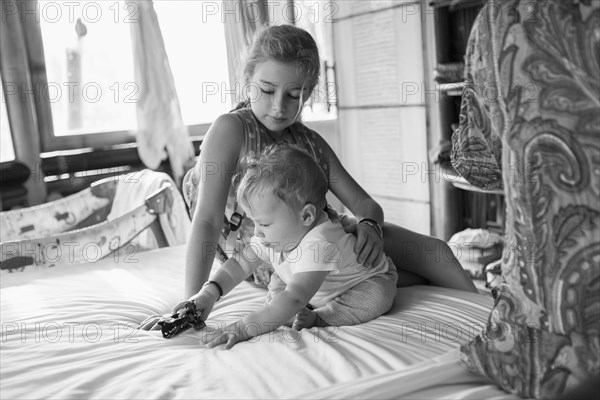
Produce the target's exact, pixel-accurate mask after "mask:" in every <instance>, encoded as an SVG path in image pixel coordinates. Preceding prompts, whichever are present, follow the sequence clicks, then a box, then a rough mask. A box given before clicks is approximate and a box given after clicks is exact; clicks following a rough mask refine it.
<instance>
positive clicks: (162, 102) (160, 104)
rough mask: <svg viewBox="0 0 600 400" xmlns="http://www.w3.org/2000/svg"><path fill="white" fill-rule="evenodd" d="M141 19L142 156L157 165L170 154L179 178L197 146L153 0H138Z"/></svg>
mask: <svg viewBox="0 0 600 400" xmlns="http://www.w3.org/2000/svg"><path fill="white" fill-rule="evenodd" d="M135 3H136V5H137V10H139V14H138V16H139V19H138V22H137V23H134V24H131V36H132V42H133V52H134V70H135V72H134V76H135V80H136V82H137V84H138V85H139V93H140V97H139V101H138V103H137V121H138V132H137V144H138V152H139V155H140V158H141V160H142V162H143V163H144V165H146V166H147V167H148V168H151V169H156V168H157V167H158V166H159V165H160V163H161V161H163V160H165V159H166V158H167V157H168V158H169V162H170V165H171V170H172V173H173V177H174V180H175V182H177V185H178V186H181V181H182V179H183V174H184V173H185V172H186V170H187V169H189V167H191V166H192V165H193V159H194V149H193V146H192V143H191V142H190V140H189V136H188V129H187V126H186V125H185V124H184V123H183V119H182V116H181V108H180V106H179V99H178V98H177V91H176V89H175V82H174V80H173V75H172V73H171V68H170V66H169V59H168V57H167V52H166V49H165V43H164V41H163V37H162V34H161V32H160V27H159V24H158V18H157V16H156V12H155V11H154V5H153V2H152V1H136V2H135Z"/></svg>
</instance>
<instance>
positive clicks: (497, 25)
mask: <svg viewBox="0 0 600 400" xmlns="http://www.w3.org/2000/svg"><path fill="white" fill-rule="evenodd" d="M599 49H600V2H598V1H595V0H490V1H489V2H488V3H487V4H486V6H485V7H484V8H483V10H482V12H481V13H480V15H479V17H478V18H477V20H476V21H475V24H474V26H473V30H472V31H471V36H470V39H469V45H468V48H467V54H466V57H465V58H466V79H467V86H466V88H465V91H464V93H463V99H462V107H461V117H460V127H459V128H458V129H457V130H456V131H455V133H454V135H453V137H452V141H453V154H452V161H453V165H454V167H455V168H456V170H457V171H459V172H460V173H461V175H462V176H463V177H464V178H465V179H467V180H468V181H469V182H470V183H472V184H473V185H476V186H478V187H482V188H487V189H494V188H504V194H505V199H506V227H505V230H506V231H505V235H504V241H505V245H504V252H503V256H502V284H501V286H500V290H499V293H498V294H497V295H496V296H495V304H494V308H493V310H492V312H491V314H490V317H489V321H488V325H487V327H486V329H485V330H484V331H483V332H482V333H481V334H480V335H479V336H477V337H476V338H475V340H473V341H472V342H471V343H469V344H467V345H464V346H463V347H462V351H463V354H464V359H465V361H466V362H467V364H468V365H469V367H470V368H471V369H472V370H473V371H476V372H478V373H480V374H483V375H486V376H488V377H489V378H491V379H492V380H494V381H495V382H496V383H497V384H498V385H499V386H501V387H502V388H503V389H505V390H506V391H509V392H512V393H517V394H519V395H520V396H522V397H535V398H556V396H558V395H560V394H561V393H562V392H564V391H568V390H569V389H570V388H569V386H570V385H573V386H574V385H577V384H579V383H581V382H585V381H587V380H589V379H592V380H593V379H596V381H595V384H596V387H597V382H598V381H597V379H598V373H599V371H600V346H599V344H600V179H599V175H600V142H599V140H598V139H599V137H600V57H599V56H600V54H599ZM565 398H568V397H565ZM573 398H576V397H573Z"/></svg>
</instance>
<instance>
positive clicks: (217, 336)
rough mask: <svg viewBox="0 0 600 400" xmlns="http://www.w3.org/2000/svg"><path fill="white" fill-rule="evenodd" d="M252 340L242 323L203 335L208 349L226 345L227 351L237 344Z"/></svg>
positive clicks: (203, 340)
mask: <svg viewBox="0 0 600 400" xmlns="http://www.w3.org/2000/svg"><path fill="white" fill-rule="evenodd" d="M248 339H250V335H248V334H247V332H246V331H245V330H244V329H243V326H242V324H241V321H238V322H236V323H234V324H231V325H228V326H226V327H225V328H224V329H217V330H216V331H215V332H210V333H206V334H203V335H202V342H203V343H204V344H206V345H207V347H209V348H212V347H216V346H218V345H220V344H223V343H225V350H229V349H231V348H232V347H233V346H234V345H235V344H236V343H238V342H243V341H246V340H248Z"/></svg>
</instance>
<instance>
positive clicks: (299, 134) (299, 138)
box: [183, 107, 330, 283]
mask: <svg viewBox="0 0 600 400" xmlns="http://www.w3.org/2000/svg"><path fill="white" fill-rule="evenodd" d="M232 114H234V115H236V116H237V117H238V118H239V119H240V120H241V122H242V125H243V129H244V138H245V144H244V147H243V148H242V152H241V154H240V159H241V158H243V157H244V156H250V157H257V156H259V155H260V154H261V153H262V151H263V150H264V149H265V147H267V146H269V145H271V144H273V143H275V141H276V140H275V139H274V138H273V136H272V135H271V133H270V132H269V131H268V130H267V128H265V126H264V125H263V124H261V123H260V122H259V121H258V119H257V118H256V116H255V115H254V113H253V112H252V110H251V109H250V108H249V107H247V108H241V109H239V110H235V111H232ZM286 129H288V130H289V131H290V133H291V135H285V136H286V137H291V138H293V144H295V145H296V146H298V147H300V148H302V149H304V150H306V151H307V152H308V153H309V154H312V156H313V157H314V158H315V159H316V160H317V162H318V163H319V165H320V166H321V168H322V169H323V171H324V172H325V176H327V178H328V179H329V172H330V171H329V165H328V164H327V162H326V161H325V159H324V157H323V149H322V148H320V147H319V146H318V144H317V143H318V142H317V134H316V133H315V132H314V131H313V130H311V129H309V128H307V127H306V126H305V125H304V124H302V123H301V122H295V123H294V124H293V125H291V126H290V127H289V128H286ZM200 172H201V168H192V169H190V170H189V171H188V172H187V174H186V175H185V177H184V179H183V195H184V198H185V201H186V203H187V205H188V207H189V213H190V217H191V216H193V215H194V209H195V207H196V200H197V196H198V182H200V181H201V177H200ZM237 208H238V207H237V200H236V193H235V188H234V187H233V185H231V187H230V189H229V195H228V197H227V205H226V207H225V217H224V220H223V229H222V230H221V231H222V234H221V238H220V240H219V247H220V248H219V249H218V252H217V257H218V259H219V260H220V261H221V262H224V261H225V260H227V258H228V257H227V254H226V251H225V242H226V241H227V238H228V236H229V233H230V232H231V229H230V218H231V216H232V215H233V214H234V213H235V212H236V210H237ZM237 232H238V235H237V236H238V240H243V241H244V242H246V243H249V241H250V237H251V236H252V234H253V232H254V223H253V222H252V220H251V219H249V218H243V219H242V222H241V225H240V227H239V229H238V230H237ZM255 280H257V281H261V283H264V279H258V278H257V277H256V275H255ZM267 282H268V279H267Z"/></svg>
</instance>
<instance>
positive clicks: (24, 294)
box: [0, 246, 507, 399]
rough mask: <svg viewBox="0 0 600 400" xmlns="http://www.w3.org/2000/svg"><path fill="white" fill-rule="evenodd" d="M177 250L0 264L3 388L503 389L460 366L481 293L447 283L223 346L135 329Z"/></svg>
mask: <svg viewBox="0 0 600 400" xmlns="http://www.w3.org/2000/svg"><path fill="white" fill-rule="evenodd" d="M184 254H185V248H184V247H183V246H178V247H171V248H166V249H158V250H152V251H148V252H144V253H139V254H134V255H129V256H127V257H120V258H118V259H117V260H116V261H117V262H115V260H114V259H112V258H111V259H105V260H101V261H99V262H97V263H95V264H83V265H72V266H64V267H58V268H53V269H52V268H51V269H47V270H32V271H27V270H26V271H24V272H18V273H13V274H3V275H2V276H1V289H0V294H1V314H0V315H1V323H2V339H1V343H0V345H1V347H0V380H1V384H0V398H2V399H21V398H60V399H80V398H113V399H120V398H144V399H154V398H177V399H184V398H210V399H216V398H284V397H285V398H290V397H302V398H314V397H338V398H348V397H357V398H368V397H371V398H382V397H389V398H393V397H403V396H404V395H408V393H410V396H409V397H411V398H414V397H419V396H420V395H419V393H421V394H423V396H424V397H432V395H433V394H436V397H449V398H460V397H464V398H467V397H469V396H470V395H469V393H471V394H472V393H476V394H477V397H480V398H481V397H502V396H504V394H503V392H501V391H500V390H498V389H496V388H495V387H494V386H492V385H490V384H488V383H486V381H485V380H484V379H483V378H479V377H475V376H472V375H470V374H469V373H468V372H467V371H465V370H464V369H463V367H462V366H461V365H460V364H459V363H458V353H457V350H456V349H457V348H458V346H459V344H460V343H463V342H465V341H467V340H468V339H469V338H471V337H472V336H473V335H474V334H475V333H477V332H478V330H479V329H480V328H481V326H482V325H483V323H484V321H485V318H486V316H487V314H488V311H489V308H490V306H491V298H489V297H487V296H483V295H477V294H470V293H466V292H459V291H455V290H450V289H442V288H434V287H426V286H415V287H410V288H404V289H400V290H399V293H398V295H397V298H396V301H395V305H394V307H393V309H392V311H390V312H389V313H388V314H386V315H385V316H382V317H380V318H378V319H376V320H374V321H371V322H369V323H367V324H363V325H359V326H352V327H342V328H331V327H330V328H325V329H316V328H315V329H309V330H303V331H301V332H300V333H296V332H295V331H292V330H291V329H289V328H280V329H278V330H276V331H275V332H272V333H271V334H266V335H263V336H261V337H258V338H255V339H253V340H251V341H249V342H244V343H240V344H238V345H236V346H235V347H234V348H233V349H232V350H229V351H225V350H222V348H216V349H207V348H205V347H204V345H202V344H201V342H200V340H199V338H200V337H201V335H202V332H201V331H200V332H195V331H193V330H190V331H187V332H185V333H183V334H182V335H180V336H177V337H175V338H173V339H163V338H162V336H161V334H160V332H158V331H154V332H146V331H137V330H134V329H133V327H134V326H136V325H137V324H138V323H139V322H140V321H142V320H143V319H144V318H145V317H147V316H148V315H150V314H153V313H165V312H168V311H169V309H170V307H171V306H172V305H173V304H175V303H176V302H177V301H179V300H181V299H180V295H181V294H182V293H183V265H184ZM265 293H266V292H265V290H264V289H260V288H256V287H255V286H253V285H252V284H250V283H243V284H242V285H241V286H239V287H238V288H236V289H235V290H234V291H233V292H232V293H230V294H229V295H227V296H226V297H225V298H223V299H222V300H221V301H220V302H219V303H217V305H216V307H215V309H214V311H213V313H212V314H211V317H210V318H209V320H208V321H207V323H208V324H209V326H210V325H212V326H214V325H215V324H221V323H229V322H233V321H235V320H237V319H239V318H241V317H242V316H244V315H245V314H246V313H248V312H249V311H252V310H254V309H256V308H257V307H260V306H261V305H262V303H263V301H264V296H265ZM440 357H441V358H440ZM440 360H441V361H440ZM440 365H442V367H441V368H440ZM457 380H458V381H459V382H460V384H454V383H455V382H457ZM403 382H404V383H403ZM436 382H437V384H436ZM440 382H441V383H440ZM431 387H436V390H434V391H433V392H432V391H431V390H430V389H431ZM375 388H377V390H375ZM406 388H408V389H409V390H406ZM437 395H439V396H437ZM505 397H507V396H505Z"/></svg>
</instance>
